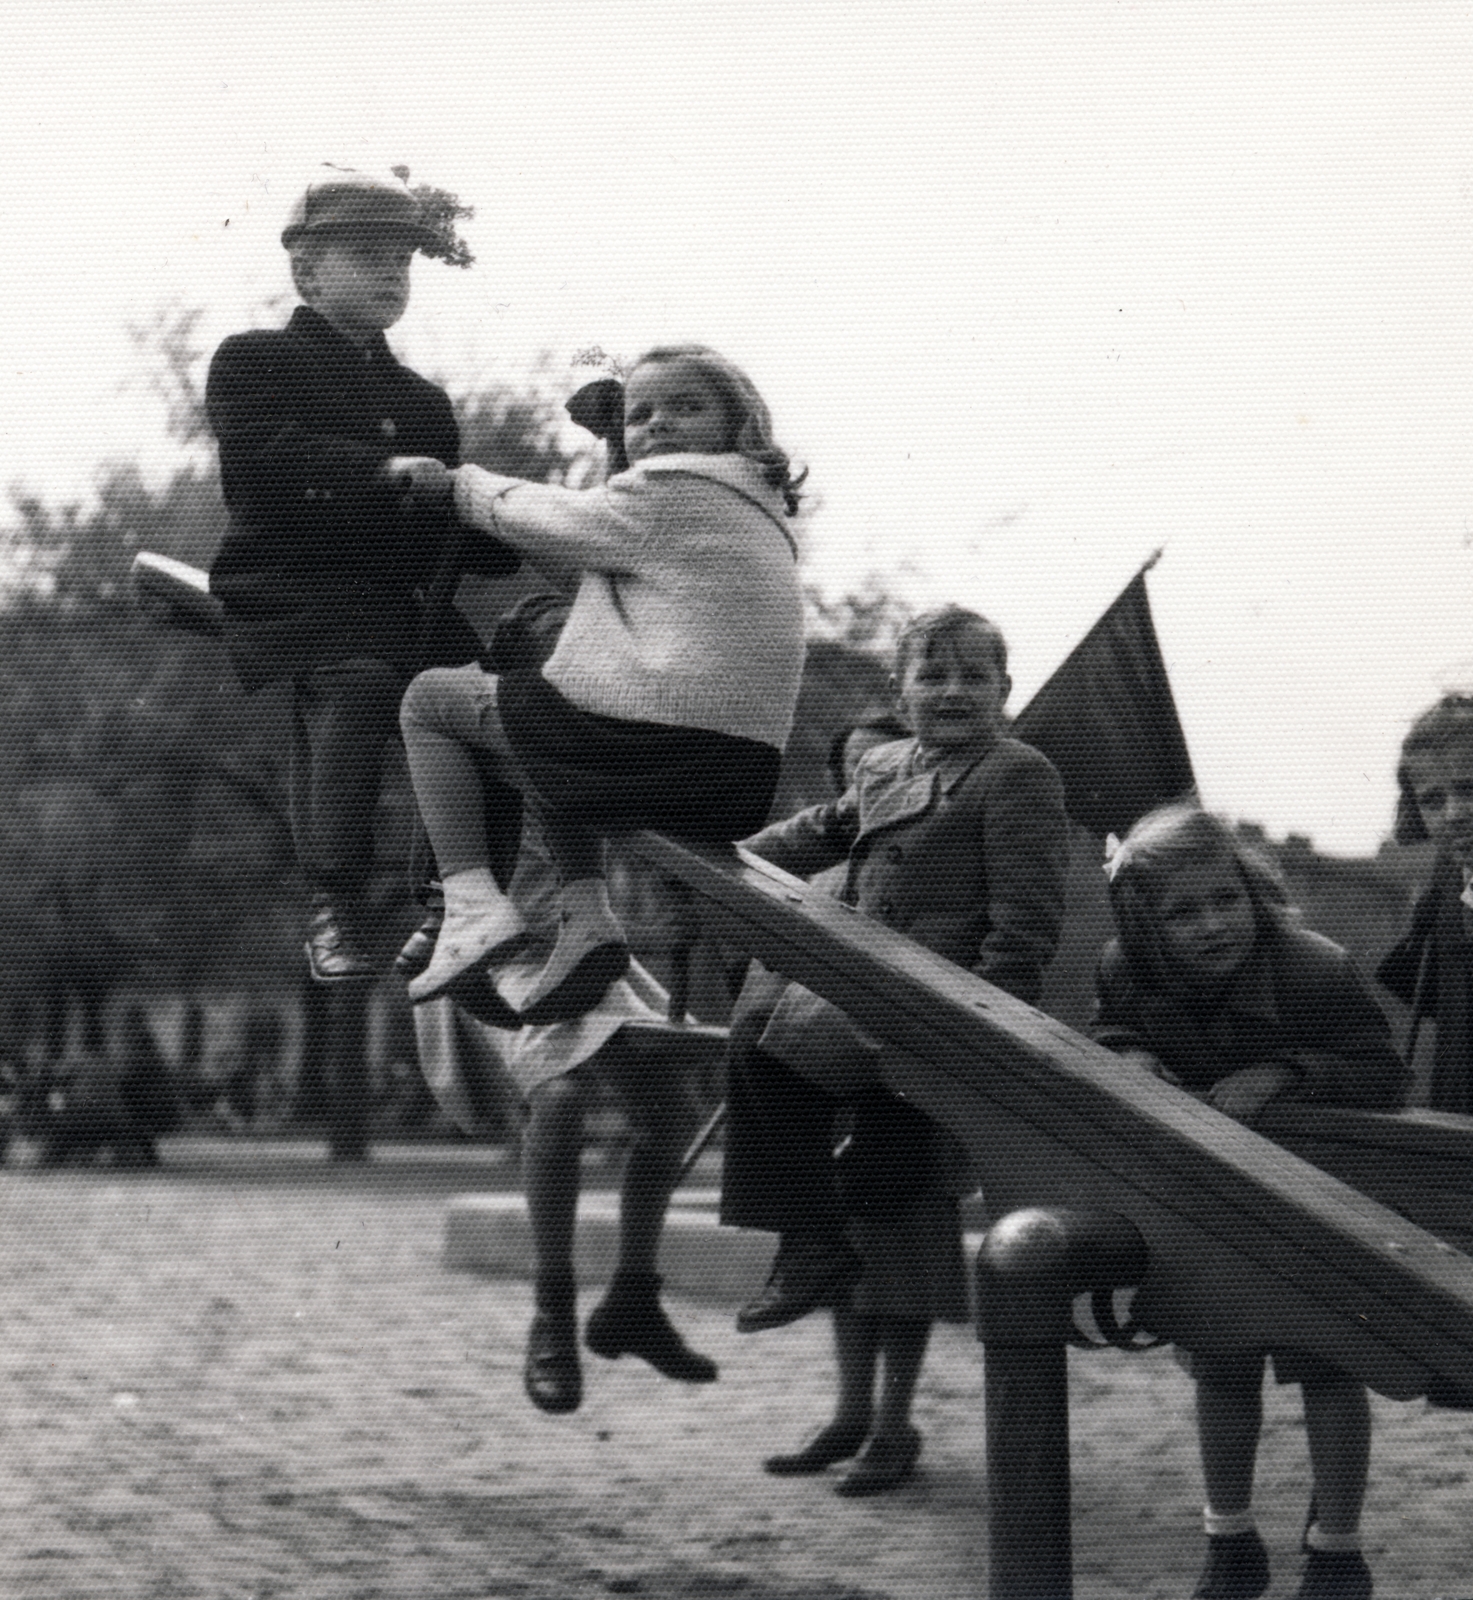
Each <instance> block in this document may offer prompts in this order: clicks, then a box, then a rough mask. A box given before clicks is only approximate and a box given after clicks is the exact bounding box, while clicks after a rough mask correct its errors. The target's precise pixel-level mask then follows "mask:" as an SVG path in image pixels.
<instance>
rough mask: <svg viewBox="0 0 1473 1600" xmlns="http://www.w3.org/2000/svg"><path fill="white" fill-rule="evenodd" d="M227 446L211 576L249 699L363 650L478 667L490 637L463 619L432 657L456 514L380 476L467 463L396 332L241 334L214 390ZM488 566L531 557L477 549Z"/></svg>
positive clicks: (314, 322) (445, 404)
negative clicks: (426, 605) (420, 465)
mask: <svg viewBox="0 0 1473 1600" xmlns="http://www.w3.org/2000/svg"><path fill="white" fill-rule="evenodd" d="M205 406H206V411H207V413H208V416H209V421H210V427H211V428H212V429H213V430H214V433H215V437H216V438H217V439H218V440H219V444H220V483H221V488H222V490H223V492H224V496H225V504H226V507H227V509H228V511H229V513H230V529H229V532H228V533H227V534H226V537H225V540H224V542H223V543H222V545H221V547H220V552H219V554H218V556H217V557H216V559H215V562H214V565H213V566H212V567H211V569H210V589H211V592H212V593H214V594H216V595H218V596H219V598H220V600H221V601H222V602H223V604H224V607H225V639H226V644H227V646H228V647H229V650H230V654H231V659H232V661H233V662H234V664H235V667H236V670H237V672H238V673H239V675H240V678H241V681H242V683H243V684H244V686H245V687H246V689H247V690H250V691H254V690H256V689H258V688H260V687H262V685H264V684H266V683H269V682H271V681H272V680H273V679H275V678H280V677H284V676H289V675H292V674H295V673H299V672H302V671H305V670H307V669H308V668H310V667H314V666H319V665H322V664H325V663H327V662H331V661H340V660H343V659H345V658H347V657H349V656H357V655H366V656H373V657H376V658H377V659H379V660H383V661H388V662H389V663H391V664H392V665H394V666H395V667H397V668H398V669H399V670H400V671H401V672H404V673H405V674H408V673H410V672H412V671H414V670H415V669H416V668H417V667H419V666H422V665H430V664H432V662H444V663H446V664H460V663H463V662H466V661H470V660H473V659H474V658H475V656H476V654H477V651H478V647H479V640H478V639H477V638H476V636H475V634H474V632H473V631H472V630H471V629H470V628H469V626H468V625H466V624H465V622H464V621H463V619H461V618H459V617H458V616H452V618H451V620H450V622H449V624H447V626H446V627H445V629H444V630H443V633H442V636H441V637H439V638H437V639H436V640H435V641H433V645H434V649H433V650H432V652H431V653H430V655H429V657H428V658H425V657H422V656H421V654H420V651H419V643H420V641H419V639H418V633H419V624H420V597H421V596H422V593H423V590H424V589H425V587H426V585H428V584H429V582H430V581H431V579H432V577H433V575H434V573H435V571H436V568H437V566H438V564H439V561H440V558H441V555H442V553H443V551H444V549H445V546H446V541H447V538H448V532H447V518H446V517H445V516H443V515H438V514H437V515H432V516H425V515H417V516H416V515H410V516H403V515H401V513H400V508H399V501H398V497H397V496H396V495H395V494H394V492H393V491H392V490H390V489H389V488H388V487H386V486H385V485H383V484H380V483H378V482H376V481H375V476H374V475H375V473H376V471H377V469H378V467H379V465H380V463H381V462H383V461H384V460H385V459H386V458H387V457H389V456H391V455H405V456H435V457H437V458H438V459H439V460H441V461H443V462H444V463H445V464H446V465H447V466H451V467H453V466H455V465H457V464H458V462H459V459H460V440H459V432H458V429H457V427H456V422H455V415H454V412H453V411H452V409H451V405H450V400H449V397H448V396H447V395H446V394H445V392H444V391H443V390H442V389H439V388H437V387H436V386H435V385H434V384H432V383H430V382H428V381H427V380H426V379H424V378H421V377H419V376H418V375H417V374H416V373H413V372H411V371H410V370H409V369H408V368H407V367H403V366H401V365H400V364H399V363H398V362H397V361H396V360H395V359H394V357H393V356H392V355H391V354H390V353H389V348H388V346H387V344H385V342H384V340H383V338H382V336H380V337H377V338H375V339H374V340H373V341H372V342H371V343H370V344H369V346H368V347H367V349H366V350H362V349H359V348H358V347H357V346H356V345H354V344H352V343H351V342H350V341H349V340H347V339H344V338H343V337H342V335H341V334H339V333H338V332H337V331H336V329H334V328H333V327H332V325H331V324H330V323H329V322H327V321H326V320H325V319H324V318H323V317H321V316H319V315H318V314H317V313H316V312H315V311H313V310H311V309H310V308H309V307H306V306H299V307H298V308H297V309H296V311H295V312H293V314H292V318H291V321H290V322H289V323H288V324H287V326H286V327H285V328H281V329H261V330H258V331H255V332H251V333H240V334H235V335H233V336H232V337H231V338H229V339H226V340H225V342H224V343H223V344H222V345H221V346H220V348H219V349H218V350H217V351H216V352H215V357H214V360H213V361H212V362H211V365H210V373H209V379H208V382H207V385H206V389H205ZM472 543H473V544H474V545H475V547H476V553H477V556H478V557H479V559H478V561H477V566H478V568H480V569H481V570H485V571H488V572H490V573H492V574H495V573H497V572H507V571H511V570H513V569H514V568H515V566H516V558H515V556H513V555H510V554H509V553H507V552H506V551H505V550H504V549H503V548H501V547H498V546H496V545H495V544H494V543H490V542H489V541H485V540H482V539H477V540H474V541H472Z"/></svg>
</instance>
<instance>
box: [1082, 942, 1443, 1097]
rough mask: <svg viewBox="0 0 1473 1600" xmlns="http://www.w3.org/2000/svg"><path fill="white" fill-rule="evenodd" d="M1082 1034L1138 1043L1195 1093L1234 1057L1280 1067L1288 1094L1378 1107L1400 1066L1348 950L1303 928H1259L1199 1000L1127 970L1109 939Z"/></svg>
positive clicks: (1402, 1093) (1393, 1087)
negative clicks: (1233, 965)
mask: <svg viewBox="0 0 1473 1600" xmlns="http://www.w3.org/2000/svg"><path fill="white" fill-rule="evenodd" d="M1097 994H1098V998H1097V1003H1096V1014H1095V1018H1094V1021H1093V1023H1092V1024H1091V1027H1090V1033H1091V1034H1092V1035H1093V1036H1094V1038H1096V1039H1097V1040H1098V1041H1099V1042H1100V1043H1101V1044H1103V1045H1106V1046H1108V1047H1109V1048H1110V1049H1112V1050H1126V1049H1130V1048H1136V1049H1142V1050H1149V1051H1150V1052H1151V1053H1152V1054H1153V1055H1155V1056H1158V1057H1159V1058H1160V1059H1161V1061H1163V1062H1164V1063H1165V1064H1166V1066H1168V1067H1169V1068H1170V1069H1171V1070H1172V1072H1174V1073H1175V1074H1176V1076H1177V1077H1178V1078H1180V1079H1181V1081H1182V1084H1183V1086H1184V1087H1185V1088H1187V1089H1190V1090H1196V1091H1198V1092H1201V1091H1203V1090H1206V1089H1210V1088H1211V1087H1212V1085H1213V1084H1215V1083H1217V1082H1218V1081H1219V1080H1220V1079H1222V1078H1225V1077H1227V1076H1228V1075H1229V1074H1230V1073H1233V1072H1237V1071H1239V1070H1240V1069H1241V1068H1243V1067H1252V1066H1259V1065H1262V1064H1264V1063H1269V1062H1272V1063H1273V1064H1275V1065H1284V1066H1289V1067H1292V1068H1294V1069H1295V1071H1296V1072H1297V1073H1298V1074H1299V1081H1298V1082H1297V1084H1295V1086H1294V1087H1293V1088H1291V1089H1290V1090H1289V1091H1288V1095H1287V1098H1289V1099H1294V1100H1313V1101H1319V1102H1321V1103H1323V1104H1327V1105H1343V1106H1364V1107H1367V1108H1368V1109H1370V1110H1374V1111H1384V1110H1388V1109H1391V1108H1394V1107H1396V1106H1399V1105H1401V1104H1402V1103H1403V1101H1404V1100H1405V1098H1406V1091H1407V1087H1408V1084H1409V1082H1410V1078H1411V1074H1410V1073H1408V1071H1407V1070H1406V1068H1405V1067H1404V1066H1403V1065H1402V1063H1401V1061H1400V1059H1399V1058H1398V1057H1397V1054H1396V1051H1395V1050H1394V1049H1393V1048H1392V1044H1391V1029H1390V1026H1389V1025H1388V1023H1387V1021H1386V1017H1385V1015H1384V1014H1383V1013H1382V1011H1381V1008H1380V1007H1379V1006H1378V1005H1377V1004H1376V1002H1375V1000H1374V998H1373V997H1372V995H1371V992H1370V989H1369V987H1368V986H1367V984H1366V982H1365V980H1364V979H1362V978H1361V976H1360V974H1359V973H1358V972H1357V971H1356V970H1355V968H1354V966H1352V964H1351V961H1350V957H1349V956H1347V955H1346V953H1345V952H1344V951H1343V950H1342V949H1341V948H1340V946H1339V945H1337V944H1334V943H1332V942H1331V941H1330V940H1329V939H1325V938H1322V937H1321V936H1320V935H1319V934H1317V933H1311V932H1309V931H1308V929H1305V928H1297V927H1281V928H1275V929H1273V930H1272V931H1271V932H1268V933H1265V934H1261V935H1260V936H1259V939H1258V943H1257V945H1256V947H1255V949H1254V952H1253V954H1252V955H1251V956H1250V957H1249V958H1248V961H1247V962H1246V963H1245V965H1244V966H1243V967H1242V968H1241V969H1240V970H1239V971H1238V972H1236V973H1235V974H1234V975H1233V978H1232V980H1231V982H1230V983H1229V984H1228V987H1227V989H1226V991H1225V992H1224V993H1223V994H1222V995H1221V996H1220V997H1219V998H1217V999H1216V1000H1214V1001H1212V1002H1210V1003H1208V1004H1207V1005H1205V1006H1203V1005H1198V1004H1195V1003H1193V1001H1192V1000H1191V999H1190V998H1189V997H1187V996H1186V995H1184V994H1181V993H1178V992H1176V991H1173V990H1169V989H1166V988H1164V987H1159V986H1157V985H1155V984H1153V983H1152V982H1150V981H1149V979H1148V978H1146V977H1145V976H1143V975H1142V974H1140V973H1138V972H1137V971H1136V970H1135V968H1134V967H1133V966H1132V965H1131V963H1130V962H1129V961H1128V960H1127V959H1126V957H1125V955H1124V953H1123V951H1122V950H1121V948H1120V944H1119V941H1118V940H1112V941H1111V942H1110V943H1109V944H1108V945H1106V947H1105V951H1104V954H1103V955H1102V956H1101V958H1100V968H1099V974H1098V979H1097Z"/></svg>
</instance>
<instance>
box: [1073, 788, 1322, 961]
mask: <svg viewBox="0 0 1473 1600" xmlns="http://www.w3.org/2000/svg"><path fill="white" fill-rule="evenodd" d="M1224 857H1226V858H1228V859H1229V860H1231V861H1232V862H1234V863H1235V864H1236V866H1237V868H1238V872H1239V874H1240V875H1241V877H1242V879H1243V884H1244V887H1245V888H1246V889H1247V891H1248V899H1249V901H1250V903H1251V904H1252V906H1253V921H1254V923H1255V925H1256V926H1257V928H1258V931H1259V933H1260V934H1264V933H1270V932H1273V931H1274V930H1276V929H1278V928H1282V927H1284V926H1285V925H1286V924H1287V923H1289V922H1291V921H1292V920H1293V917H1294V913H1293V911H1292V909H1291V908H1290V905H1289V895H1288V891H1287V890H1286V888H1285V887H1284V880H1283V877H1282V876H1281V875H1280V873H1279V869H1278V868H1277V867H1276V866H1275V865H1274V864H1273V863H1272V862H1271V861H1269V860H1268V859H1267V858H1266V857H1264V856H1263V855H1261V854H1260V853H1259V852H1258V851H1257V850H1255V849H1254V848H1253V847H1252V846H1251V845H1249V844H1247V843H1246V842H1245V841H1244V840H1243V839H1242V838H1240V837H1239V836H1238V835H1237V834H1236V833H1235V832H1234V831H1233V830H1232V828H1230V827H1229V826H1228V824H1227V823H1226V822H1224V821H1223V820H1222V818H1221V817H1215V816H1213V815H1212V813H1211V812H1210V811H1203V810H1202V809H1201V807H1200V806H1193V805H1181V804H1172V805H1166V806H1159V807H1157V809H1156V810H1155V811H1149V812H1147V813H1146V815H1145V816H1143V817H1142V818H1141V819H1140V821H1139V822H1137V823H1136V824H1135V826H1134V827H1133V828H1132V829H1131V830H1130V832H1129V833H1128V834H1126V836H1125V838H1124V840H1123V841H1121V842H1118V843H1116V845H1115V848H1114V851H1113V853H1112V854H1111V855H1110V856H1109V858H1108V859H1107V860H1106V862H1105V875H1106V877H1107V878H1108V879H1109V880H1110V909H1111V911H1112V912H1113V913H1114V916H1115V927H1116V929H1117V930H1118V932H1119V934H1120V947H1121V949H1122V950H1123V951H1124V952H1125V954H1126V957H1127V958H1128V959H1129V961H1130V963H1131V965H1132V966H1134V967H1135V968H1136V969H1137V970H1138V971H1140V972H1141V973H1142V974H1143V975H1145V976H1147V977H1149V978H1153V979H1157V980H1159V979H1160V978H1162V977H1164V976H1165V975H1166V962H1165V957H1164V956H1163V954H1162V946H1161V938H1160V933H1159V930H1158V925H1157V920H1156V908H1157V906H1158V905H1159V904H1160V901H1161V897H1162V895H1163V894H1164V893H1165V891H1166V887H1167V885H1168V883H1169V882H1170V880H1171V877H1172V875H1173V874H1174V873H1176V872H1179V871H1180V870H1181V869H1182V868H1183V867H1187V866H1200V865H1202V864H1203V863H1205V862H1209V861H1219V860H1222V859H1223V858H1224Z"/></svg>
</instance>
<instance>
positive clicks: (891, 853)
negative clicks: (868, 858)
mask: <svg viewBox="0 0 1473 1600" xmlns="http://www.w3.org/2000/svg"><path fill="white" fill-rule="evenodd" d="M885 859H886V861H903V860H904V859H905V851H904V850H902V849H901V848H900V846H899V845H898V844H892V845H887V846H886V847H885Z"/></svg>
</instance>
